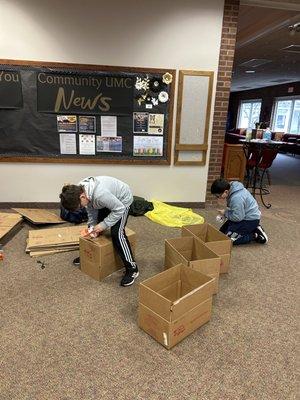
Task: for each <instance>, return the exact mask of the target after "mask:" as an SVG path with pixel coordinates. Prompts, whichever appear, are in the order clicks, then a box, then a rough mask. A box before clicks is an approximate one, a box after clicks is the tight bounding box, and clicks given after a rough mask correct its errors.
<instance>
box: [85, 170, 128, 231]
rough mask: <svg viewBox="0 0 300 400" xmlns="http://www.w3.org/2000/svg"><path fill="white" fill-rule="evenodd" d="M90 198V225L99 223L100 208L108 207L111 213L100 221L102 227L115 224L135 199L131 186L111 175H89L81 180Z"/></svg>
mask: <svg viewBox="0 0 300 400" xmlns="http://www.w3.org/2000/svg"><path fill="white" fill-rule="evenodd" d="M79 185H82V186H83V187H84V191H85V193H86V195H87V197H88V199H89V200H90V202H89V204H88V205H87V207H86V210H87V213H88V217H89V218H88V225H93V226H95V225H97V223H98V221H97V218H98V210H99V209H101V208H108V209H109V210H111V213H110V214H109V215H108V216H107V217H106V218H105V219H104V220H103V221H102V222H101V223H100V226H101V228H102V229H107V228H110V227H111V226H113V225H115V224H116V223H117V222H118V221H119V219H121V218H122V215H123V214H124V212H125V209H126V208H127V207H129V206H130V205H131V203H132V201H133V196H132V193H131V190H130V188H129V186H128V185H127V184H126V183H124V182H122V181H120V180H119V179H116V178H112V177H110V176H95V177H88V178H85V179H83V180H82V181H80V182H79Z"/></svg>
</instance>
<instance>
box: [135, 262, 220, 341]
mask: <svg viewBox="0 0 300 400" xmlns="http://www.w3.org/2000/svg"><path fill="white" fill-rule="evenodd" d="M213 291H214V282H213V279H212V278H210V277H208V276H206V275H203V274H201V273H200V272H198V271H195V270H193V269H192V268H190V267H186V266H183V265H177V266H175V267H172V268H170V269H168V270H166V271H164V272H162V273H160V274H158V275H155V276H153V277H152V278H149V279H147V280H145V281H144V282H142V283H141V284H140V292H139V312H138V324H139V327H140V328H141V329H143V330H144V331H145V332H147V333H148V334H149V335H151V336H152V337H153V338H154V339H156V340H157V341H158V342H159V343H161V344H162V345H163V346H165V347H166V348H167V349H170V348H171V347H173V346H174V345H175V344H177V343H178V342H180V341H181V340H182V339H184V338H185V337H186V336H188V335H189V334H190V333H192V332H194V331H195V330H196V329H197V328H199V327H200V326H202V325H203V324H205V323H206V322H208V321H209V320H210V316H211V308H212V294H213Z"/></svg>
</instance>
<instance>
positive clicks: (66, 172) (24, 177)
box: [0, 0, 224, 202]
mask: <svg viewBox="0 0 300 400" xmlns="http://www.w3.org/2000/svg"><path fill="white" fill-rule="evenodd" d="M223 5H224V0H209V1H207V0H185V1H183V0H152V1H149V0H148V1H146V0H139V1H137V0H136V1H134V0H109V1H104V0H103V1H101V0H85V1H80V0H73V1H69V0H65V1H61V0H52V1H45V0H26V1H22V0H0V58H2V59H20V60H22V59H25V60H43V61H53V62H55V61H56V62H73V63H82V64H99V65H120V66H132V67H153V68H170V69H177V70H179V69H196V70H197V69H198V70H213V71H215V82H214V83H215V84H216V73H217V66H218V56H219V49H220V38H221V29H222V17H223ZM214 86H215V85H214ZM175 104H176V99H175ZM174 108H175V109H176V107H174ZM212 110H213V108H212ZM174 112H175V110H174ZM212 114H213V113H212ZM211 120H212V115H211ZM174 127H175V119H174ZM210 135H211V126H210ZM173 144H174V130H173ZM0 147H1V138H0ZM207 173H208V162H207V165H206V166H203V167H199V166H192V167H178V166H177V167H174V166H172V165H171V166H137V165H136V166H130V165H105V164H96V165H90V164H77V165H74V164H36V163H34V164H31V163H28V164H27V163H26V164H24V163H0V185H1V194H0V202H52V201H58V194H59V192H60V189H61V186H62V185H63V183H65V182H72V183H77V181H79V180H80V179H81V178H83V177H85V176H90V175H112V176H115V177H117V178H119V179H122V180H124V181H125V182H127V183H128V184H129V185H130V186H131V187H132V190H133V192H134V194H136V195H140V196H143V197H145V198H147V199H148V200H150V199H151V198H156V199H159V200H162V201H174V202H176V201H178V202H179V201H183V202H204V201H205V192H206V182H207Z"/></svg>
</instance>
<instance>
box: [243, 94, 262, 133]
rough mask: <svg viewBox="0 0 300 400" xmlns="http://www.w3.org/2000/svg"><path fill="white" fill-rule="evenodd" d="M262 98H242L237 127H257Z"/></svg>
mask: <svg viewBox="0 0 300 400" xmlns="http://www.w3.org/2000/svg"><path fill="white" fill-rule="evenodd" d="M260 108H261V100H242V101H241V104H240V108H239V117H238V123H237V128H252V129H255V124H256V123H257V122H259V117H260Z"/></svg>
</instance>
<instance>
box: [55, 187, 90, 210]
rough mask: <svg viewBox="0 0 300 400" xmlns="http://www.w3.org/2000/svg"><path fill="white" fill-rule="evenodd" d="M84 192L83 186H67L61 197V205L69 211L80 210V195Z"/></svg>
mask: <svg viewBox="0 0 300 400" xmlns="http://www.w3.org/2000/svg"><path fill="white" fill-rule="evenodd" d="M83 192H84V190H83V186H80V185H65V186H64V187H63V188H62V191H61V194H60V195H59V197H60V201H61V205H62V206H63V207H64V208H65V209H66V210H68V211H76V210H78V209H79V208H80V195H81V194H82V193H83Z"/></svg>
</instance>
